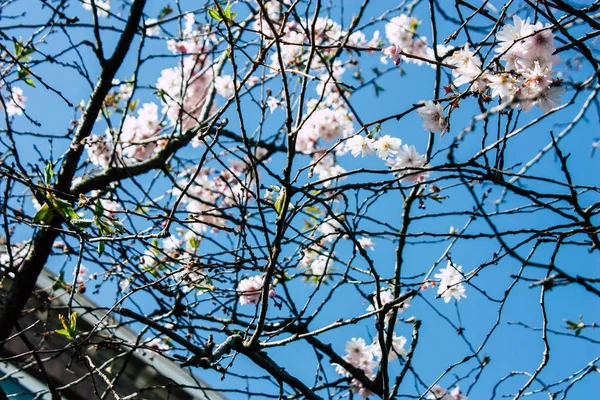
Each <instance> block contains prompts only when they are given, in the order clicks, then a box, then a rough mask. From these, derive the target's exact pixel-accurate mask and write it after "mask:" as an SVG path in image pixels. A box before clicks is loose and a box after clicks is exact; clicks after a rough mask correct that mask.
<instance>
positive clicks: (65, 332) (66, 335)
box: [54, 329, 71, 340]
mask: <svg viewBox="0 0 600 400" xmlns="http://www.w3.org/2000/svg"><path fill="white" fill-rule="evenodd" d="M54 332H56V333H58V334H59V335H62V336H64V337H66V338H67V339H69V340H71V334H70V333H69V331H68V330H66V329H57V330H55V331H54Z"/></svg>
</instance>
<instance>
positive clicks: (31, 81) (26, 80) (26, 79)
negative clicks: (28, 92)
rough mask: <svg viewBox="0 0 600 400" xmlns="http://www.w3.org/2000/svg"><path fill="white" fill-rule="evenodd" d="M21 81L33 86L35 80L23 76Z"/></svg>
mask: <svg viewBox="0 0 600 400" xmlns="http://www.w3.org/2000/svg"><path fill="white" fill-rule="evenodd" d="M23 82H25V83H26V84H28V85H29V86H32V87H35V82H34V81H33V79H31V78H25V79H23Z"/></svg>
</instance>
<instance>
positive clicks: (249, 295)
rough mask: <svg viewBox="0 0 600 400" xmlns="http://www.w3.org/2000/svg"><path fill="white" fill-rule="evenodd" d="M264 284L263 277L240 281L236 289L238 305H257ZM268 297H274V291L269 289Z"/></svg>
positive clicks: (257, 276)
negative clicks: (238, 299)
mask: <svg viewBox="0 0 600 400" xmlns="http://www.w3.org/2000/svg"><path fill="white" fill-rule="evenodd" d="M264 283H265V277H264V275H255V276H252V277H249V278H245V279H242V280H241V281H240V282H239V283H238V286H237V288H236V292H237V293H238V296H239V298H240V305H242V306H245V305H247V304H257V303H258V302H259V301H260V296H261V292H262V288H263V285H264ZM269 297H271V298H273V297H275V289H273V288H271V289H270V291H269Z"/></svg>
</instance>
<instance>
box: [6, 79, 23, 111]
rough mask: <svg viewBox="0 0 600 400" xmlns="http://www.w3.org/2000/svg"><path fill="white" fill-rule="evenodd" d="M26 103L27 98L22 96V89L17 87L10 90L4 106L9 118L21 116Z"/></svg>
mask: <svg viewBox="0 0 600 400" xmlns="http://www.w3.org/2000/svg"><path fill="white" fill-rule="evenodd" d="M26 101H27V97H25V96H24V95H23V89H21V88H20V87H18V86H15V87H13V88H11V92H10V96H9V100H8V103H7V104H6V113H7V114H8V115H9V116H10V117H12V116H13V115H23V110H24V109H25V102H26Z"/></svg>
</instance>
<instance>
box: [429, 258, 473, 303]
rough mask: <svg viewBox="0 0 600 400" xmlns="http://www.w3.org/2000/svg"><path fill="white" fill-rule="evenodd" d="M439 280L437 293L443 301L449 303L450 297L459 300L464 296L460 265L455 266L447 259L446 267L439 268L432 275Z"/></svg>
mask: <svg viewBox="0 0 600 400" xmlns="http://www.w3.org/2000/svg"><path fill="white" fill-rule="evenodd" d="M434 276H435V278H436V279H439V280H440V283H439V287H438V295H441V296H442V298H443V299H444V302H446V303H449V302H450V300H452V298H455V299H456V301H460V299H461V298H466V297H467V295H466V294H465V286H464V285H463V284H462V283H461V282H462V281H463V274H462V266H458V267H457V266H455V265H454V264H452V262H451V261H448V265H447V266H446V268H442V269H440V272H439V273H437V274H435V275H434Z"/></svg>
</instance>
